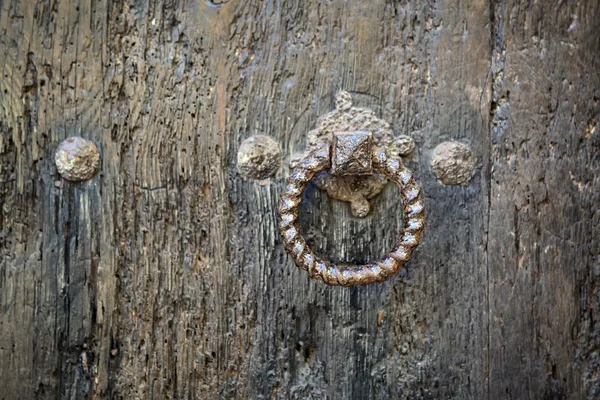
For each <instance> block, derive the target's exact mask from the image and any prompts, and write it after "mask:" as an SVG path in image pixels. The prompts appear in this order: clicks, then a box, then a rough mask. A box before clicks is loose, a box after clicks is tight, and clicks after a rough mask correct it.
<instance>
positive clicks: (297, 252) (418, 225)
mask: <svg viewBox="0 0 600 400" xmlns="http://www.w3.org/2000/svg"><path fill="white" fill-rule="evenodd" d="M330 152H331V146H330V145H327V146H325V147H323V148H321V149H318V150H317V151H315V152H312V153H309V154H308V155H307V156H306V157H305V158H304V159H303V160H301V161H300V162H299V163H298V164H297V165H296V166H295V167H294V168H293V169H292V172H291V173H290V176H289V177H288V179H287V182H286V187H285V190H284V191H283V193H282V194H281V201H280V203H279V232H280V233H281V236H282V237H283V245H284V247H285V249H286V251H287V252H288V253H289V254H290V255H291V256H292V257H293V259H294V262H295V263H296V265H297V266H298V267H300V268H302V269H304V270H306V271H307V272H308V275H309V276H310V277H311V278H313V279H320V280H322V281H323V282H325V283H326V284H328V285H339V286H354V285H363V286H364V285H368V284H370V283H373V282H382V281H384V280H386V279H387V278H388V277H390V276H391V275H393V274H395V273H396V272H397V271H398V270H399V269H400V267H401V266H402V265H404V263H406V262H407V261H409V260H410V258H411V256H412V252H413V250H414V249H415V247H417V245H418V244H419V243H420V242H421V234H422V231H423V228H424V226H425V216H424V214H423V211H424V208H425V206H424V203H423V198H422V196H421V188H420V187H419V185H418V184H417V182H416V181H415V179H414V178H413V174H412V172H411V171H410V170H409V169H407V168H406V167H405V166H404V165H403V164H402V162H401V161H399V160H396V159H393V158H389V157H388V155H387V154H386V153H385V151H383V150H381V149H375V150H374V151H373V153H372V159H373V166H374V167H375V168H376V169H378V170H379V171H381V172H382V173H384V174H385V175H386V176H387V177H388V178H389V179H390V180H391V181H393V182H394V183H395V184H396V185H398V187H399V188H400V197H401V199H402V203H403V206H404V230H403V232H402V235H401V237H400V240H399V241H398V243H397V244H396V246H395V247H394V249H393V250H392V251H391V252H389V253H388V254H387V255H386V256H385V257H384V258H383V259H381V260H374V261H370V262H369V263H368V264H365V265H359V266H351V265H336V264H334V263H330V262H328V261H325V260H322V259H321V258H320V257H318V256H316V255H315V254H314V253H313V251H312V250H311V249H310V248H309V247H308V245H307V244H306V240H304V238H303V237H302V235H301V234H300V226H299V223H298V215H299V206H300V202H301V201H302V194H303V193H304V189H305V188H306V185H307V184H308V182H309V181H310V180H311V179H312V178H313V177H314V176H315V175H316V174H317V173H318V172H320V171H323V170H326V169H329V168H330V167H331V157H330Z"/></svg>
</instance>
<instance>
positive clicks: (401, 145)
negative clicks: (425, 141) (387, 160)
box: [389, 135, 415, 157]
mask: <svg viewBox="0 0 600 400" xmlns="http://www.w3.org/2000/svg"><path fill="white" fill-rule="evenodd" d="M414 149H415V141H414V140H413V138H411V137H410V136H407V135H400V136H398V137H397V138H396V139H394V140H393V141H392V143H391V144H390V146H389V152H390V155H391V156H393V157H400V156H403V157H404V156H408V155H409V154H410V153H412V152H413V150H414Z"/></svg>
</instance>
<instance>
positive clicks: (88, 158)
mask: <svg viewBox="0 0 600 400" xmlns="http://www.w3.org/2000/svg"><path fill="white" fill-rule="evenodd" d="M54 162H55V164H56V169H57V170H58V173H59V174H60V175H61V176H62V177H63V178H64V179H66V180H68V181H72V182H80V181H85V180H88V179H91V178H92V177H93V176H94V175H95V174H96V172H97V171H98V168H99V167H100V152H99V151H98V147H96V145H95V144H94V142H92V141H90V140H87V139H84V138H82V137H79V136H72V137H70V138H67V139H65V140H63V141H62V142H60V144H59V145H58V147H57V148H56V153H54Z"/></svg>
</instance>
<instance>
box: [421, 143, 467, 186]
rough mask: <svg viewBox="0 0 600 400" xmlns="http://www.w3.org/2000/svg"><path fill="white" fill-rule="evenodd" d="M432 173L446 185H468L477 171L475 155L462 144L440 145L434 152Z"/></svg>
mask: <svg viewBox="0 0 600 400" xmlns="http://www.w3.org/2000/svg"><path fill="white" fill-rule="evenodd" d="M431 171H432V172H433V174H434V175H435V177H436V178H437V179H438V180H439V181H440V182H441V183H443V184H444V185H466V184H467V182H469V180H470V179H471V178H472V177H473V173H474V171H475V161H474V160H473V153H472V152H471V149H470V148H469V146H467V145H466V144H464V143H461V142H456V141H449V142H443V143H440V144H438V145H437V146H436V148H435V149H434V150H433V157H432V158H431Z"/></svg>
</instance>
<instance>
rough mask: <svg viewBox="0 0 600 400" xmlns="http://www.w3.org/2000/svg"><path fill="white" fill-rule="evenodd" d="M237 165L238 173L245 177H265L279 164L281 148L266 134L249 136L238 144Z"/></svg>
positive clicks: (275, 169)
mask: <svg viewBox="0 0 600 400" xmlns="http://www.w3.org/2000/svg"><path fill="white" fill-rule="evenodd" d="M237 166H238V171H239V172H240V174H242V175H243V176H245V177H247V178H250V179H257V180H262V179H267V178H269V177H271V176H273V175H275V173H277V171H278V170H279V167H280V166H281V148H280V147H279V144H278V143H277V142H276V141H275V140H273V139H272V138H270V137H268V136H264V135H256V136H250V137H249V138H248V139H246V140H244V141H243V142H242V144H241V145H240V148H239V150H238V153H237Z"/></svg>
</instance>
